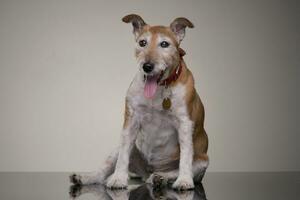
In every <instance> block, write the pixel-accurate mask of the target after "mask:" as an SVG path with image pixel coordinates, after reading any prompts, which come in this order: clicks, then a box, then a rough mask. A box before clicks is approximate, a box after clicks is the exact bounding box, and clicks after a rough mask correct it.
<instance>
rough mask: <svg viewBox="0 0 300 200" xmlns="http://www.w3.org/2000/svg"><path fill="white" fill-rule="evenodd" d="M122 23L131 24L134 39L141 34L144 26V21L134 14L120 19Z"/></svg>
mask: <svg viewBox="0 0 300 200" xmlns="http://www.w3.org/2000/svg"><path fill="white" fill-rule="evenodd" d="M122 21H123V22H125V23H132V26H133V33H134V35H135V37H137V36H138V35H139V33H141V31H142V30H143V27H144V26H145V25H146V23H145V21H144V20H143V19H142V18H141V17H140V16H139V15H136V14H130V15H126V16H125V17H123V18H122Z"/></svg>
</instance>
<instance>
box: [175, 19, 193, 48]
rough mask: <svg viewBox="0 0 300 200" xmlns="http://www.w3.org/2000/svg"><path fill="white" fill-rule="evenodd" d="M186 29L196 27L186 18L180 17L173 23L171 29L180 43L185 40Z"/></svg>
mask: <svg viewBox="0 0 300 200" xmlns="http://www.w3.org/2000/svg"><path fill="white" fill-rule="evenodd" d="M186 27H189V28H194V25H193V23H192V22H190V20H188V19H186V18H184V17H178V18H176V19H175V20H174V21H173V22H172V23H171V25H170V28H171V30H172V31H173V33H175V35H176V37H177V41H178V43H180V42H181V41H182V40H183V38H184V35H185V28H186Z"/></svg>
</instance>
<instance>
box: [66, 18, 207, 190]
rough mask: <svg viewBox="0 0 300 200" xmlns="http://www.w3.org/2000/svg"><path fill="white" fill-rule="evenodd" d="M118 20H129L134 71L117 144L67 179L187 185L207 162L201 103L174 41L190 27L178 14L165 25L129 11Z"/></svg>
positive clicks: (113, 183) (109, 183)
mask: <svg viewBox="0 0 300 200" xmlns="http://www.w3.org/2000/svg"><path fill="white" fill-rule="evenodd" d="M122 20H123V22H125V23H132V25H133V33H134V37H135V41H136V47H135V56H136V58H137V62H138V68H139V71H138V73H137V74H136V76H135V78H134V79H133V81H132V82H131V84H130V86H129V89H128V91H127V95H126V100H125V116H124V124H123V130H122V133H121V143H120V146H119V148H118V149H117V150H116V151H115V152H113V153H112V154H111V155H109V156H108V158H107V159H106V161H105V163H104V164H103V166H102V167H101V168H100V170H98V171H96V172H92V173H86V174H72V175H71V176H70V180H71V182H72V183H74V184H95V183H99V184H105V185H106V186H107V187H109V188H126V187H127V185H128V178H129V174H131V173H132V174H135V175H137V176H140V177H142V178H143V179H144V180H146V182H147V183H150V184H153V185H154V186H155V185H160V184H164V183H172V187H173V188H174V189H178V190H188V189H193V188H194V182H201V180H202V177H203V176H204V174H205V171H206V168H207V167H208V163H209V159H208V156H207V148H208V138H207V135H206V132H205V130H204V127H203V124H204V107H203V104H202V102H201V100H200V98H199V96H198V94H197V92H196V90H195V87H194V78H193V75H192V73H191V71H190V70H189V69H188V68H187V66H186V64H185V62H184V60H183V56H184V54H185V52H184V51H183V50H182V49H181V48H180V46H179V45H180V43H181V41H182V39H183V38H184V35H185V29H186V27H189V28H193V27H194V26H193V24H192V23H191V22H190V21H189V20H188V19H186V18H181V17H180V18H177V19H175V20H174V21H173V22H172V23H171V25H170V26H169V27H166V26H150V25H148V24H146V23H145V21H144V20H143V19H142V18H141V17H140V16H138V15H135V14H131V15H127V16H125V17H124V18H123V19H122Z"/></svg>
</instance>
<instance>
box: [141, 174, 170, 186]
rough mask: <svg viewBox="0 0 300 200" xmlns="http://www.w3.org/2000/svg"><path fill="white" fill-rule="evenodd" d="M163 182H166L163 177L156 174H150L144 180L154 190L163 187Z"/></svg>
mask: <svg viewBox="0 0 300 200" xmlns="http://www.w3.org/2000/svg"><path fill="white" fill-rule="evenodd" d="M165 182H166V180H165V179H164V177H163V176H161V175H159V174H156V173H153V174H151V175H150V176H149V178H148V179H147V180H146V183H149V184H151V185H152V187H153V188H154V189H159V188H161V187H163V186H164V185H165V184H166V183H165Z"/></svg>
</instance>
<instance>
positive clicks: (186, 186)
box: [172, 176, 195, 190]
mask: <svg viewBox="0 0 300 200" xmlns="http://www.w3.org/2000/svg"><path fill="white" fill-rule="evenodd" d="M194 187H195V186H194V181H193V179H192V178H191V177H186V176H179V177H178V178H177V180H176V181H175V182H174V183H173V185H172V188H174V189H176V190H191V189H193V188H194Z"/></svg>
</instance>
